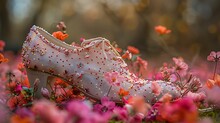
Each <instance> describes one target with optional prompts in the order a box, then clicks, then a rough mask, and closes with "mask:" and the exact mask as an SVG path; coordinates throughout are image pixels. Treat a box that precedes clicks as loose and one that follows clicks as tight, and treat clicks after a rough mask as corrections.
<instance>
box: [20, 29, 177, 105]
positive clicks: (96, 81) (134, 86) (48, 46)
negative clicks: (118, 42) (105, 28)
mask: <svg viewBox="0 0 220 123" xmlns="http://www.w3.org/2000/svg"><path fill="white" fill-rule="evenodd" d="M22 57H23V62H24V64H25V66H26V67H27V68H31V69H34V70H37V71H42V72H45V73H49V74H52V75H56V76H58V77H61V78H63V79H64V80H67V81H68V82H69V84H72V85H76V86H77V87H78V88H80V90H82V91H83V92H84V93H87V94H89V95H92V96H93V97H94V98H96V99H100V98H102V97H103V96H108V97H110V98H111V99H112V100H114V101H121V99H120V96H119V95H118V91H119V89H120V88H123V89H124V90H127V91H129V95H128V96H137V95H140V96H144V97H145V98H146V101H148V102H150V103H151V102H155V101H158V99H159V98H160V97H161V96H162V95H164V94H165V93H169V94H171V95H172V96H173V98H177V97H179V96H180V91H179V88H178V87H176V86H174V84H172V83H169V82H164V81H157V83H158V84H159V85H160V87H161V89H162V91H161V93H160V94H159V95H156V94H154V93H153V92H152V88H151V84H152V81H148V80H143V79H139V78H138V77H136V76H135V75H134V74H132V73H130V72H129V70H128V68H127V64H126V63H125V62H124V60H123V59H122V58H121V56H120V55H119V54H118V53H117V51H116V50H115V49H114V47H112V45H111V44H110V42H109V41H108V40H107V39H105V38H101V37H98V38H93V39H88V40H84V41H83V42H82V43H81V47H76V46H71V45H69V44H66V43H65V42H61V41H59V40H58V39H56V38H54V37H53V36H52V35H50V34H49V33H47V32H46V31H44V30H43V29H42V28H39V27H37V26H33V27H32V28H31V31H30V33H29V34H28V36H27V39H26V41H25V42H24V44H23V49H22ZM107 72H118V73H119V75H120V76H121V77H123V78H124V79H123V81H121V82H120V85H119V86H117V85H112V84H110V83H109V82H108V81H107V80H106V78H105V77H104V75H105V73H107Z"/></svg>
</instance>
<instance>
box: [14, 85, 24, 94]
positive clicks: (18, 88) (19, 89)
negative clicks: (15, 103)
mask: <svg viewBox="0 0 220 123" xmlns="http://www.w3.org/2000/svg"><path fill="white" fill-rule="evenodd" d="M21 90H22V86H21V84H18V85H17V86H16V87H15V92H16V93H20V92H21Z"/></svg>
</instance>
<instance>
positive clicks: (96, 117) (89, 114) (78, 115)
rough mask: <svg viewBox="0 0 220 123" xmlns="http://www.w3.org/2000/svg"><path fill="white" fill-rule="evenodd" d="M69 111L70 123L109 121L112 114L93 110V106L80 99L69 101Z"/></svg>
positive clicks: (104, 122)
mask: <svg viewBox="0 0 220 123" xmlns="http://www.w3.org/2000/svg"><path fill="white" fill-rule="evenodd" d="M67 111H68V119H67V122H68V123H70V122H74V123H107V121H108V120H109V119H110V116H111V115H109V114H107V113H105V114H99V113H96V112H93V111H92V108H91V106H89V105H87V104H86V103H85V102H80V101H71V102H70V103H68V105H67Z"/></svg>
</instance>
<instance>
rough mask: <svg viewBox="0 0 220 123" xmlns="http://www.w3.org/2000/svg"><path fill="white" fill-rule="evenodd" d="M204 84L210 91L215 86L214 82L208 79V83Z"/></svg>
mask: <svg viewBox="0 0 220 123" xmlns="http://www.w3.org/2000/svg"><path fill="white" fill-rule="evenodd" d="M205 84H206V86H207V87H208V88H209V89H212V88H213V86H214V84H215V81H214V80H212V79H208V81H207V82H206V83H205Z"/></svg>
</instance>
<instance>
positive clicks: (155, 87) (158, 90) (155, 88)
mask: <svg viewBox="0 0 220 123" xmlns="http://www.w3.org/2000/svg"><path fill="white" fill-rule="evenodd" d="M151 89H152V92H153V93H154V94H155V95H157V96H158V95H160V93H161V90H162V89H161V87H160V85H159V84H158V83H157V82H156V81H153V82H152V83H151Z"/></svg>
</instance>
